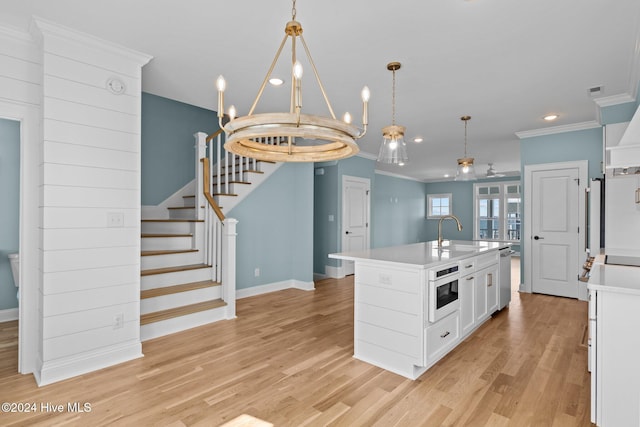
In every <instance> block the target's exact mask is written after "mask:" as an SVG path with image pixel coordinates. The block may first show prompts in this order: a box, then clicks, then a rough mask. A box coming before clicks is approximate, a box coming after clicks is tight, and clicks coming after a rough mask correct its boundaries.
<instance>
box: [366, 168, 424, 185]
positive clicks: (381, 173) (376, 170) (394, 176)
mask: <svg viewBox="0 0 640 427" xmlns="http://www.w3.org/2000/svg"><path fill="white" fill-rule="evenodd" d="M373 172H374V173H376V174H377V175H385V176H390V177H392V178H400V179H406V180H408V181H416V182H421V183H424V182H425V181H424V180H422V179H417V178H413V177H411V176H407V175H401V174H399V173H393V172H387V171H383V170H379V169H375V170H374V171H373Z"/></svg>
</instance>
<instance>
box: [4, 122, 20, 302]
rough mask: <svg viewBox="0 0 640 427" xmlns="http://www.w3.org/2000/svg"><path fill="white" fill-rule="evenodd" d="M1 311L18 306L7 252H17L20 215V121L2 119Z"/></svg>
mask: <svg viewBox="0 0 640 427" xmlns="http://www.w3.org/2000/svg"><path fill="white" fill-rule="evenodd" d="M0 194H2V203H0V224H2V227H0V310H6V309H9V308H16V307H18V299H17V297H16V287H15V286H14V284H13V275H12V274H11V265H10V264H9V259H8V258H7V255H8V254H10V253H15V252H18V247H19V232H18V230H19V225H20V222H19V221H20V220H19V215H20V122H16V121H13V120H4V119H0Z"/></svg>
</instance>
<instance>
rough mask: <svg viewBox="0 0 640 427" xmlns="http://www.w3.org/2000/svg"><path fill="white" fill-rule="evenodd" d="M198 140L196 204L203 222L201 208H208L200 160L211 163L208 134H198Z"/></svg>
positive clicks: (198, 215) (197, 211)
mask: <svg viewBox="0 0 640 427" xmlns="http://www.w3.org/2000/svg"><path fill="white" fill-rule="evenodd" d="M193 136H194V137H195V139H196V147H195V148H196V168H195V171H196V177H195V178H196V200H195V204H196V215H197V218H198V219H199V220H203V219H204V209H202V208H201V206H206V205H205V200H204V194H203V190H204V176H203V174H202V169H203V166H202V162H201V161H200V159H206V161H209V159H208V158H207V134H206V133H204V132H198V133H196V134H194V135H193ZM209 179H211V177H209Z"/></svg>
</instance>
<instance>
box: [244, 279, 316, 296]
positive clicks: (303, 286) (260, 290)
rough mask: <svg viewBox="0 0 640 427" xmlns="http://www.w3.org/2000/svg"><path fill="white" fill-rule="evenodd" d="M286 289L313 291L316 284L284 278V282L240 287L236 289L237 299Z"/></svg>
mask: <svg viewBox="0 0 640 427" xmlns="http://www.w3.org/2000/svg"><path fill="white" fill-rule="evenodd" d="M284 289H300V290H303V291H313V290H315V284H314V283H313V282H303V281H301V280H293V279H291V280H283V281H282V282H275V283H268V284H266V285H260V286H252V287H250V288H244V289H238V290H237V291H236V299H242V298H248V297H253V296H256V295H262V294H268V293H270V292H277V291H282V290H284Z"/></svg>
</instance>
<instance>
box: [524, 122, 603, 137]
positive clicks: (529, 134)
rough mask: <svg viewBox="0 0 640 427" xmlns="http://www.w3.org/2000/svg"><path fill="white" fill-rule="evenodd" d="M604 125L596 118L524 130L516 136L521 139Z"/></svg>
mask: <svg viewBox="0 0 640 427" xmlns="http://www.w3.org/2000/svg"><path fill="white" fill-rule="evenodd" d="M599 127H602V125H601V124H600V123H598V122H596V121H595V120H590V121H588V122H582V123H573V124H569V125H561V126H553V127H548V128H543V129H534V130H524V131H521V132H516V136H517V137H518V138H520V139H525V138H533V137H536V136H545V135H555V134H558V133H565V132H575V131H579V130H588V129H595V128H599Z"/></svg>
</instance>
